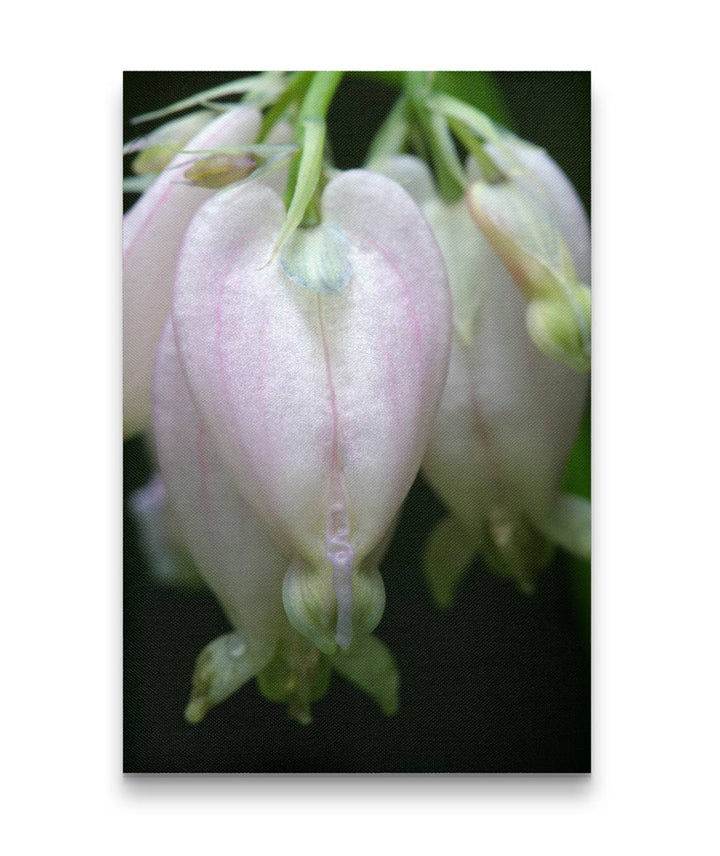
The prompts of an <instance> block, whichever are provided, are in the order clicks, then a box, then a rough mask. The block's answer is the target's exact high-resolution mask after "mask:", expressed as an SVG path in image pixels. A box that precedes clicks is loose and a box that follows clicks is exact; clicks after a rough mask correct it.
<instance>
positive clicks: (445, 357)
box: [123, 90, 590, 722]
mask: <svg viewBox="0 0 720 856" xmlns="http://www.w3.org/2000/svg"><path fill="white" fill-rule="evenodd" d="M280 91H282V90H280ZM455 112H456V113H458V110H457V108H456V110H455ZM278 113H279V121H277V122H276V123H274V125H273V127H272V129H271V130H270V132H269V134H268V133H265V132H266V131H267V128H265V129H263V114H262V112H261V110H260V109H259V108H258V107H257V106H252V105H249V104H239V105H232V106H230V107H228V105H224V107H223V109H222V111H219V113H218V112H215V111H214V110H212V109H203V110H197V111H195V112H193V113H190V114H189V115H187V116H185V117H183V118H182V119H179V120H174V121H172V122H169V123H167V124H165V125H163V126H162V127H161V128H159V129H158V130H156V131H155V132H153V133H152V134H150V135H148V136H147V137H145V138H143V139H142V140H140V141H136V143H134V144H133V146H132V147H131V148H132V149H134V150H138V151H140V154H139V156H138V158H137V159H136V162H135V170H136V172H139V173H149V174H150V175H151V176H152V178H153V180H152V182H151V183H150V185H149V187H148V188H147V189H146V190H145V192H144V193H143V194H142V196H141V197H140V199H139V200H138V201H137V203H136V204H135V205H134V206H133V207H132V208H131V209H130V211H129V212H128V213H127V214H126V216H125V222H124V278H123V283H124V393H125V411H124V412H125V433H126V436H132V435H134V434H137V433H139V432H145V431H148V432H151V435H152V438H153V443H154V449H155V452H156V457H157V462H158V468H159V475H158V476H157V477H156V478H155V479H154V480H153V481H152V482H151V484H150V485H149V486H148V487H147V488H145V489H144V490H143V491H141V492H139V493H138V494H137V495H136V496H135V497H134V499H133V508H134V510H135V512H136V516H137V519H138V521H139V523H140V527H141V530H142V535H143V538H144V541H145V544H146V546H147V548H148V552H149V553H150V554H151V556H152V557H153V559H154V561H155V564H156V565H157V566H158V568H159V569H160V570H161V571H162V570H164V572H165V574H166V575H167V576H170V575H172V574H174V573H176V574H180V573H186V571H183V568H186V567H187V562H184V563H183V562H182V561H181V557H182V554H183V553H187V554H189V556H190V557H191V559H192V562H193V563H194V565H195V566H196V567H197V569H198V570H199V572H200V574H201V575H202V577H203V578H204V580H205V581H206V582H207V584H208V585H209V586H210V587H211V588H212V590H213V592H214V593H215V595H216V596H217V598H218V599H219V601H220V603H221V604H222V607H223V609H224V611H225V613H226V615H227V617H228V619H229V621H230V623H231V625H232V628H233V629H232V632H229V633H227V634H226V635H224V636H222V637H220V638H219V639H216V640H214V641H212V642H210V644H209V645H208V646H207V647H206V648H205V649H204V650H203V651H202V652H201V653H200V656H199V657H198V660H197V664H196V670H195V674H194V677H193V687H192V695H191V699H190V702H189V705H188V708H187V710H186V717H187V719H188V720H189V721H191V722H197V721H199V720H200V719H202V718H203V716H204V715H205V714H206V713H207V711H208V710H209V709H210V708H211V707H212V706H214V705H216V704H218V703H219V702H221V701H222V700H224V699H225V698H227V697H228V696H229V695H230V694H231V693H233V692H235V691H236V690H237V689H238V688H239V687H241V686H242V685H243V684H244V683H246V682H247V681H248V680H250V679H251V678H253V677H256V679H257V683H258V686H259V688H260V690H261V691H262V692H263V694H264V695H265V696H266V697H267V698H269V699H271V700H273V701H280V702H284V703H286V704H287V706H288V710H289V712H290V713H291V715H293V716H295V717H296V718H297V719H298V720H300V721H301V722H306V721H309V719H310V715H311V712H310V705H311V704H312V702H313V701H315V700H317V699H318V698H320V697H321V696H322V695H323V693H324V692H325V690H326V688H327V685H328V680H329V677H330V673H331V670H332V669H335V670H336V671H338V672H339V673H340V674H342V675H343V676H345V677H346V678H348V679H349V680H351V681H352V682H354V683H355V684H356V685H357V686H359V687H360V688H362V689H363V690H365V691H366V692H368V693H369V694H370V695H371V696H372V697H373V698H375V699H376V701H377V702H378V703H379V704H380V705H381V707H382V709H383V710H384V711H385V712H386V713H392V712H394V711H395V710H396V709H397V705H398V675H397V670H396V667H395V664H394V660H393V657H392V655H391V654H390V652H389V651H388V649H387V648H386V646H385V645H384V644H383V643H382V642H381V641H380V640H379V639H378V638H377V637H376V636H374V635H372V634H373V630H374V629H375V627H376V626H377V624H378V622H379V621H380V618H381V617H382V614H383V610H384V605H385V595H384V587H383V581H382V578H381V576H380V572H379V566H380V563H381V561H382V558H383V556H384V553H385V551H386V549H387V546H388V544H389V541H390V539H391V537H392V534H393V530H394V526H395V523H396V521H397V518H398V515H399V512H400V509H401V506H402V503H403V501H404V499H405V497H406V495H407V493H408V491H409V489H410V487H411V485H412V482H413V480H414V479H415V477H416V475H417V473H418V471H419V469H420V468H421V467H422V469H423V472H424V474H425V476H426V478H427V480H428V481H429V483H430V484H431V485H432V487H433V488H434V489H435V490H436V491H437V493H438V495H439V497H440V498H441V499H442V501H443V503H444V504H445V506H446V508H447V510H448V516H447V517H445V518H444V519H442V520H441V522H440V523H439V525H438V526H437V528H436V529H435V530H434V532H433V533H432V535H431V536H430V538H429V541H428V544H427V545H426V548H425V558H424V565H425V567H424V570H425V574H426V577H427V580H428V583H429V585H430V587H431V590H432V592H433V595H434V596H435V599H436V600H437V602H438V604H440V605H447V604H449V603H450V602H451V600H452V597H453V594H454V591H455V587H456V586H457V584H458V582H459V580H460V579H461V577H462V575H463V574H464V573H465V572H466V570H467V569H468V568H469V567H470V565H471V564H472V562H473V559H474V557H475V556H476V555H477V554H478V553H482V555H483V556H484V557H485V559H486V561H487V562H488V564H489V565H490V567H492V568H493V569H494V570H496V571H497V572H499V573H502V574H505V575H507V576H510V577H512V578H513V579H514V580H515V581H516V582H517V584H518V585H519V586H520V587H521V588H522V589H523V590H524V591H528V592H529V591H531V590H532V586H533V581H534V579H535V576H536V573H537V572H538V570H539V569H541V568H542V567H543V566H544V565H545V564H547V562H548V561H549V558H550V556H551V554H552V550H553V548H554V546H555V545H557V544H560V545H561V546H563V547H564V548H566V549H568V550H570V551H572V552H574V553H577V554H580V555H587V553H588V552H589V519H588V511H587V505H586V503H584V501H583V500H580V499H579V498H577V497H571V496H567V495H563V494H560V493H559V491H558V485H559V482H560V478H561V475H562V472H563V469H564V466H565V463H566V460H567V457H568V454H569V451H570V447H571V445H572V443H573V440H574V437H575V434H576V432H577V429H578V425H579V422H580V419H581V416H582V412H583V408H584V404H585V398H586V394H587V375H586V373H585V372H586V370H587V369H588V367H589V297H588V293H589V292H588V287H587V285H584V284H583V283H587V282H588V281H589V273H590V271H589V250H590V242H589V229H588V224H587V219H586V216H585V213H584V210H583V207H582V205H581V203H580V201H579V199H578V197H577V195H576V193H575V191H574V190H573V188H572V186H571V185H570V183H569V181H568V179H567V178H566V177H565V175H564V174H563V173H562V171H561V170H560V168H559V167H558V166H557V165H556V164H555V163H554V162H553V161H552V160H551V158H550V157H549V156H548V155H547V154H546V153H545V152H544V151H543V150H541V149H538V148H536V147H535V146H533V145H531V144H529V143H526V142H523V141H521V140H519V139H518V138H516V137H514V136H512V135H510V134H509V133H507V132H505V131H503V130H501V129H498V128H494V127H493V130H492V132H491V133H488V134H487V135H486V138H485V139H483V140H480V139H479V138H478V140H477V141H476V146H475V147H474V148H475V151H476V154H477V156H476V157H471V158H470V159H469V162H468V166H467V169H464V168H463V170H462V176H461V179H462V183H463V186H464V193H463V194H462V195H461V196H460V198H458V199H456V200H454V201H446V200H444V199H442V198H441V196H440V195H439V194H438V191H437V189H436V187H435V184H434V181H433V176H432V173H431V172H430V170H429V168H428V166H427V164H426V163H425V162H424V161H422V160H420V159H419V158H416V157H414V156H411V155H407V154H403V153H401V147H400V146H398V147H396V148H398V151H393V150H392V149H390V150H384V151H382V150H378V149H376V151H375V153H374V155H373V157H372V159H371V161H370V162H369V163H368V165H367V167H366V168H364V169H355V170H350V171H347V172H335V171H333V170H332V169H331V168H330V167H328V166H327V164H322V163H321V162H320V161H317V158H316V159H315V160H316V162H317V163H318V164H320V165H319V167H318V171H317V174H318V175H319V178H318V179H317V180H315V178H313V179H312V180H311V181H310V183H309V184H308V182H307V181H306V179H305V176H306V175H307V173H308V170H307V169H306V165H307V163H308V157H306V154H307V151H308V150H309V149H310V148H311V147H312V139H311V135H310V126H309V125H308V124H307V123H306V125H305V126H304V127H300V124H299V123H298V126H299V127H300V131H294V130H293V127H292V125H291V124H290V123H289V122H287V121H285V119H283V116H282V114H281V113H280V111H278ZM286 116H290V117H291V118H292V113H289V114H286ZM458 116H459V117H460V118H463V117H464V116H465V114H464V113H462V112H460V113H458ZM301 118H302V116H301ZM456 118H457V117H456ZM484 121H485V122H488V120H486V119H485V120H484ZM488 124H489V122H488ZM483 127H484V126H483ZM259 139H262V140H263V142H262V143H261V144H260V143H258V140H259ZM292 140H294V141H295V142H294V143H293V142H291V141H292ZM320 150H321V151H322V137H321V142H320ZM471 154H472V152H471ZM288 161H289V163H288ZM293 161H295V162H297V161H299V170H298V169H297V168H295V177H296V182H297V183H296V185H295V187H296V189H295V194H294V195H291V196H290V198H289V200H284V199H283V197H282V195H281V192H282V189H283V187H284V186H285V185H286V182H287V177H288V175H287V174H288V173H291V174H292V172H293ZM266 167H270V168H266ZM272 167H274V169H273V168H272ZM296 167H297V163H296ZM303 182H305V183H303ZM307 187H309V188H310V192H309V193H305V189H306V188H307ZM303 194H304V195H303ZM312 196H314V199H315V203H316V204H315V206H314V208H313V203H312V200H311V199H310V197H312ZM298 197H302V199H301V202H298V201H297V200H298ZM301 203H302V204H301ZM298 206H301V208H302V211H301V214H302V215H303V217H304V219H303V218H301V219H300V220H297V218H295V219H294V220H292V216H291V215H292V214H293V210H294V209H295V208H297V207H298ZM311 211H312V213H311V214H310V213H309V212H311ZM289 220H292V222H289ZM296 220H297V222H296Z"/></svg>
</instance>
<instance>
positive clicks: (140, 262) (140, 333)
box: [123, 107, 260, 436]
mask: <svg viewBox="0 0 720 856" xmlns="http://www.w3.org/2000/svg"><path fill="white" fill-rule="evenodd" d="M259 127H260V114H259V112H258V111H257V110H256V109H254V108H251V107H238V108H237V109H236V110H231V111H229V112H227V113H225V114H223V115H222V116H220V117H218V118H217V119H216V120H215V121H213V122H211V123H210V124H209V125H206V126H205V127H204V128H203V129H202V130H201V131H200V133H198V134H197V135H196V136H195V137H194V138H193V139H192V140H191V141H190V142H189V143H188V148H194V149H201V148H212V147H216V146H231V145H241V144H244V143H250V142H252V141H253V139H254V138H255V136H256V134H257V132H258V129H259ZM186 161H187V155H182V154H181V155H178V156H177V157H176V158H175V159H174V160H173V162H172V163H171V164H170V166H169V167H168V169H166V170H165V171H164V172H163V173H162V174H161V175H160V176H159V177H158V178H157V180H156V181H155V182H154V183H153V184H152V186H151V187H150V188H149V189H148V190H147V191H146V192H145V193H144V194H143V195H142V197H141V198H140V199H139V200H138V201H137V202H136V204H135V205H134V206H133V207H132V208H131V209H130V211H128V213H127V214H126V215H125V218H124V221H123V395H124V402H125V405H124V407H125V412H124V425H125V433H126V435H127V436H130V435H132V434H135V433H137V432H138V431H142V430H144V429H145V428H147V426H148V424H149V420H150V388H151V384H152V371H153V365H154V359H155V349H156V347H157V344H158V341H159V339H160V333H161V331H162V327H163V324H164V322H165V318H166V317H167V313H168V311H169V309H170V296H171V293H172V283H173V279H174V275H175V265H176V261H177V253H178V250H179V248H180V244H181V242H182V237H183V234H184V232H185V229H186V228H187V225H188V223H189V222H190V220H191V219H192V216H193V214H194V213H195V211H196V210H197V209H198V208H199V207H200V206H201V205H202V204H203V203H204V202H206V201H207V199H208V198H210V197H211V196H212V195H213V194H214V193H215V191H214V190H207V189H205V188H199V187H188V186H186V185H184V184H181V183H179V182H180V181H181V180H182V172H181V171H180V170H177V169H174V167H176V166H178V165H179V164H182V163H184V162H186Z"/></svg>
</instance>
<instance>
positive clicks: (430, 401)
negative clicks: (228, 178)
mask: <svg viewBox="0 0 720 856" xmlns="http://www.w3.org/2000/svg"><path fill="white" fill-rule="evenodd" d="M284 216H285V210H284V206H283V204H282V202H281V200H280V198H279V197H278V196H277V195H276V194H274V193H273V192H272V191H270V190H268V189H267V188H263V187H260V186H253V185H248V186H244V187H239V188H237V189H234V190H229V191H227V192H226V193H223V194H220V195H218V196H216V197H215V198H214V199H212V200H210V201H209V202H208V203H207V204H206V205H205V206H204V207H203V208H202V209H201V210H200V211H199V212H198V214H197V216H196V217H195V219H194V220H193V223H192V224H191V226H190V228H189V230H188V233H187V236H186V240H185V244H184V247H183V251H182V255H181V259H180V264H179V268H178V277H177V281H176V287H175V296H174V302H173V315H174V321H175V326H176V331H177V337H178V344H179V346H180V350H181V353H182V357H183V360H184V363H185V365H186V368H187V373H188V379H189V382H190V386H191V388H192V390H193V394H194V396H195V399H196V401H197V403H198V407H199V408H200V411H201V413H202V414H203V417H204V418H205V419H206V420H207V424H208V426H209V427H210V429H211V430H212V432H213V436H214V438H215V440H216V442H217V445H218V449H219V450H220V452H221V454H222V456H223V457H224V459H225V462H226V464H227V466H228V468H229V469H230V470H231V471H232V473H233V476H234V479H235V483H236V485H237V486H238V488H239V489H240V490H242V491H243V493H244V494H245V495H246V496H247V498H248V499H249V501H250V502H251V503H252V504H253V505H254V506H255V508H256V509H258V511H259V512H260V513H261V514H262V515H263V516H264V518H265V519H267V520H269V521H271V523H272V526H273V529H274V532H275V534H276V535H277V536H278V537H279V538H280V539H281V540H282V542H283V543H284V544H285V545H286V546H287V547H288V548H289V549H291V550H292V551H293V552H294V553H295V554H296V556H297V559H298V561H299V562H300V563H301V564H303V563H305V564H308V565H311V566H313V567H315V568H322V569H323V572H325V571H327V572H328V573H329V572H330V571H331V568H335V559H337V557H338V556H339V555H340V553H343V551H344V555H345V559H348V560H349V561H350V563H351V564H353V565H354V567H356V568H357V567H358V566H359V564H360V563H362V561H363V559H364V558H365V557H366V556H367V555H368V554H369V553H370V551H372V550H373V548H374V547H375V546H376V545H377V544H378V542H379V541H380V540H381V539H382V538H383V537H384V535H385V533H386V532H387V530H388V529H389V527H390V525H391V522H392V520H393V517H394V516H395V514H396V513H397V511H398V509H399V507H400V504H401V503H402V501H403V499H404V497H405V495H406V493H407V491H408V489H409V487H410V485H411V483H412V481H413V479H414V477H415V475H416V472H417V469H418V467H419V464H420V460H421V457H422V454H423V450H424V447H425V444H426V442H427V438H428V436H429V432H430V429H431V426H432V422H433V419H434V415H435V412H436V408H437V405H438V402H439V397H440V393H441V390H442V386H443V383H444V380H445V375H446V371H447V360H448V349H449V337H450V317H449V316H450V305H449V295H448V292H447V282H446V276H445V270H444V265H443V261H442V258H441V255H440V252H439V250H438V248H437V245H436V243H435V240H434V238H433V237H432V233H431V231H430V229H429V227H428V225H427V223H426V222H425V220H424V218H423V216H422V214H421V212H420V210H419V209H418V208H417V206H416V205H415V204H414V202H413V201H412V200H411V198H410V197H409V196H408V195H407V194H406V193H405V192H404V191H403V190H402V189H401V188H400V187H399V186H398V185H397V184H395V183H394V182H391V181H389V180H388V179H385V178H382V177H380V176H377V175H373V174H371V173H368V172H364V171H353V172H349V173H345V174H343V175H341V176H339V177H337V178H335V179H333V181H331V182H330V184H329V185H328V186H327V188H326V190H325V193H324V196H323V222H324V223H328V224H331V225H333V226H335V227H337V228H338V229H340V230H342V232H343V233H344V234H345V235H346V236H347V239H348V243H349V248H350V249H349V253H350V261H351V264H352V269H353V273H352V278H351V279H350V282H349V283H348V285H347V286H346V287H345V288H344V289H343V290H342V291H340V292H338V293H337V294H331V295H324V294H319V293H316V292H313V291H309V290H307V289H303V288H300V287H298V286H297V285H296V284H294V283H293V282H292V281H291V280H290V279H289V278H288V277H287V276H286V275H285V274H284V273H283V270H282V267H281V265H280V264H279V262H277V261H271V262H269V259H270V258H271V255H272V251H273V247H274V241H275V239H276V237H277V235H278V233H279V231H280V228H281V225H282V222H283V220H284ZM338 561H339V560H338ZM336 593H337V587H336Z"/></svg>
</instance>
